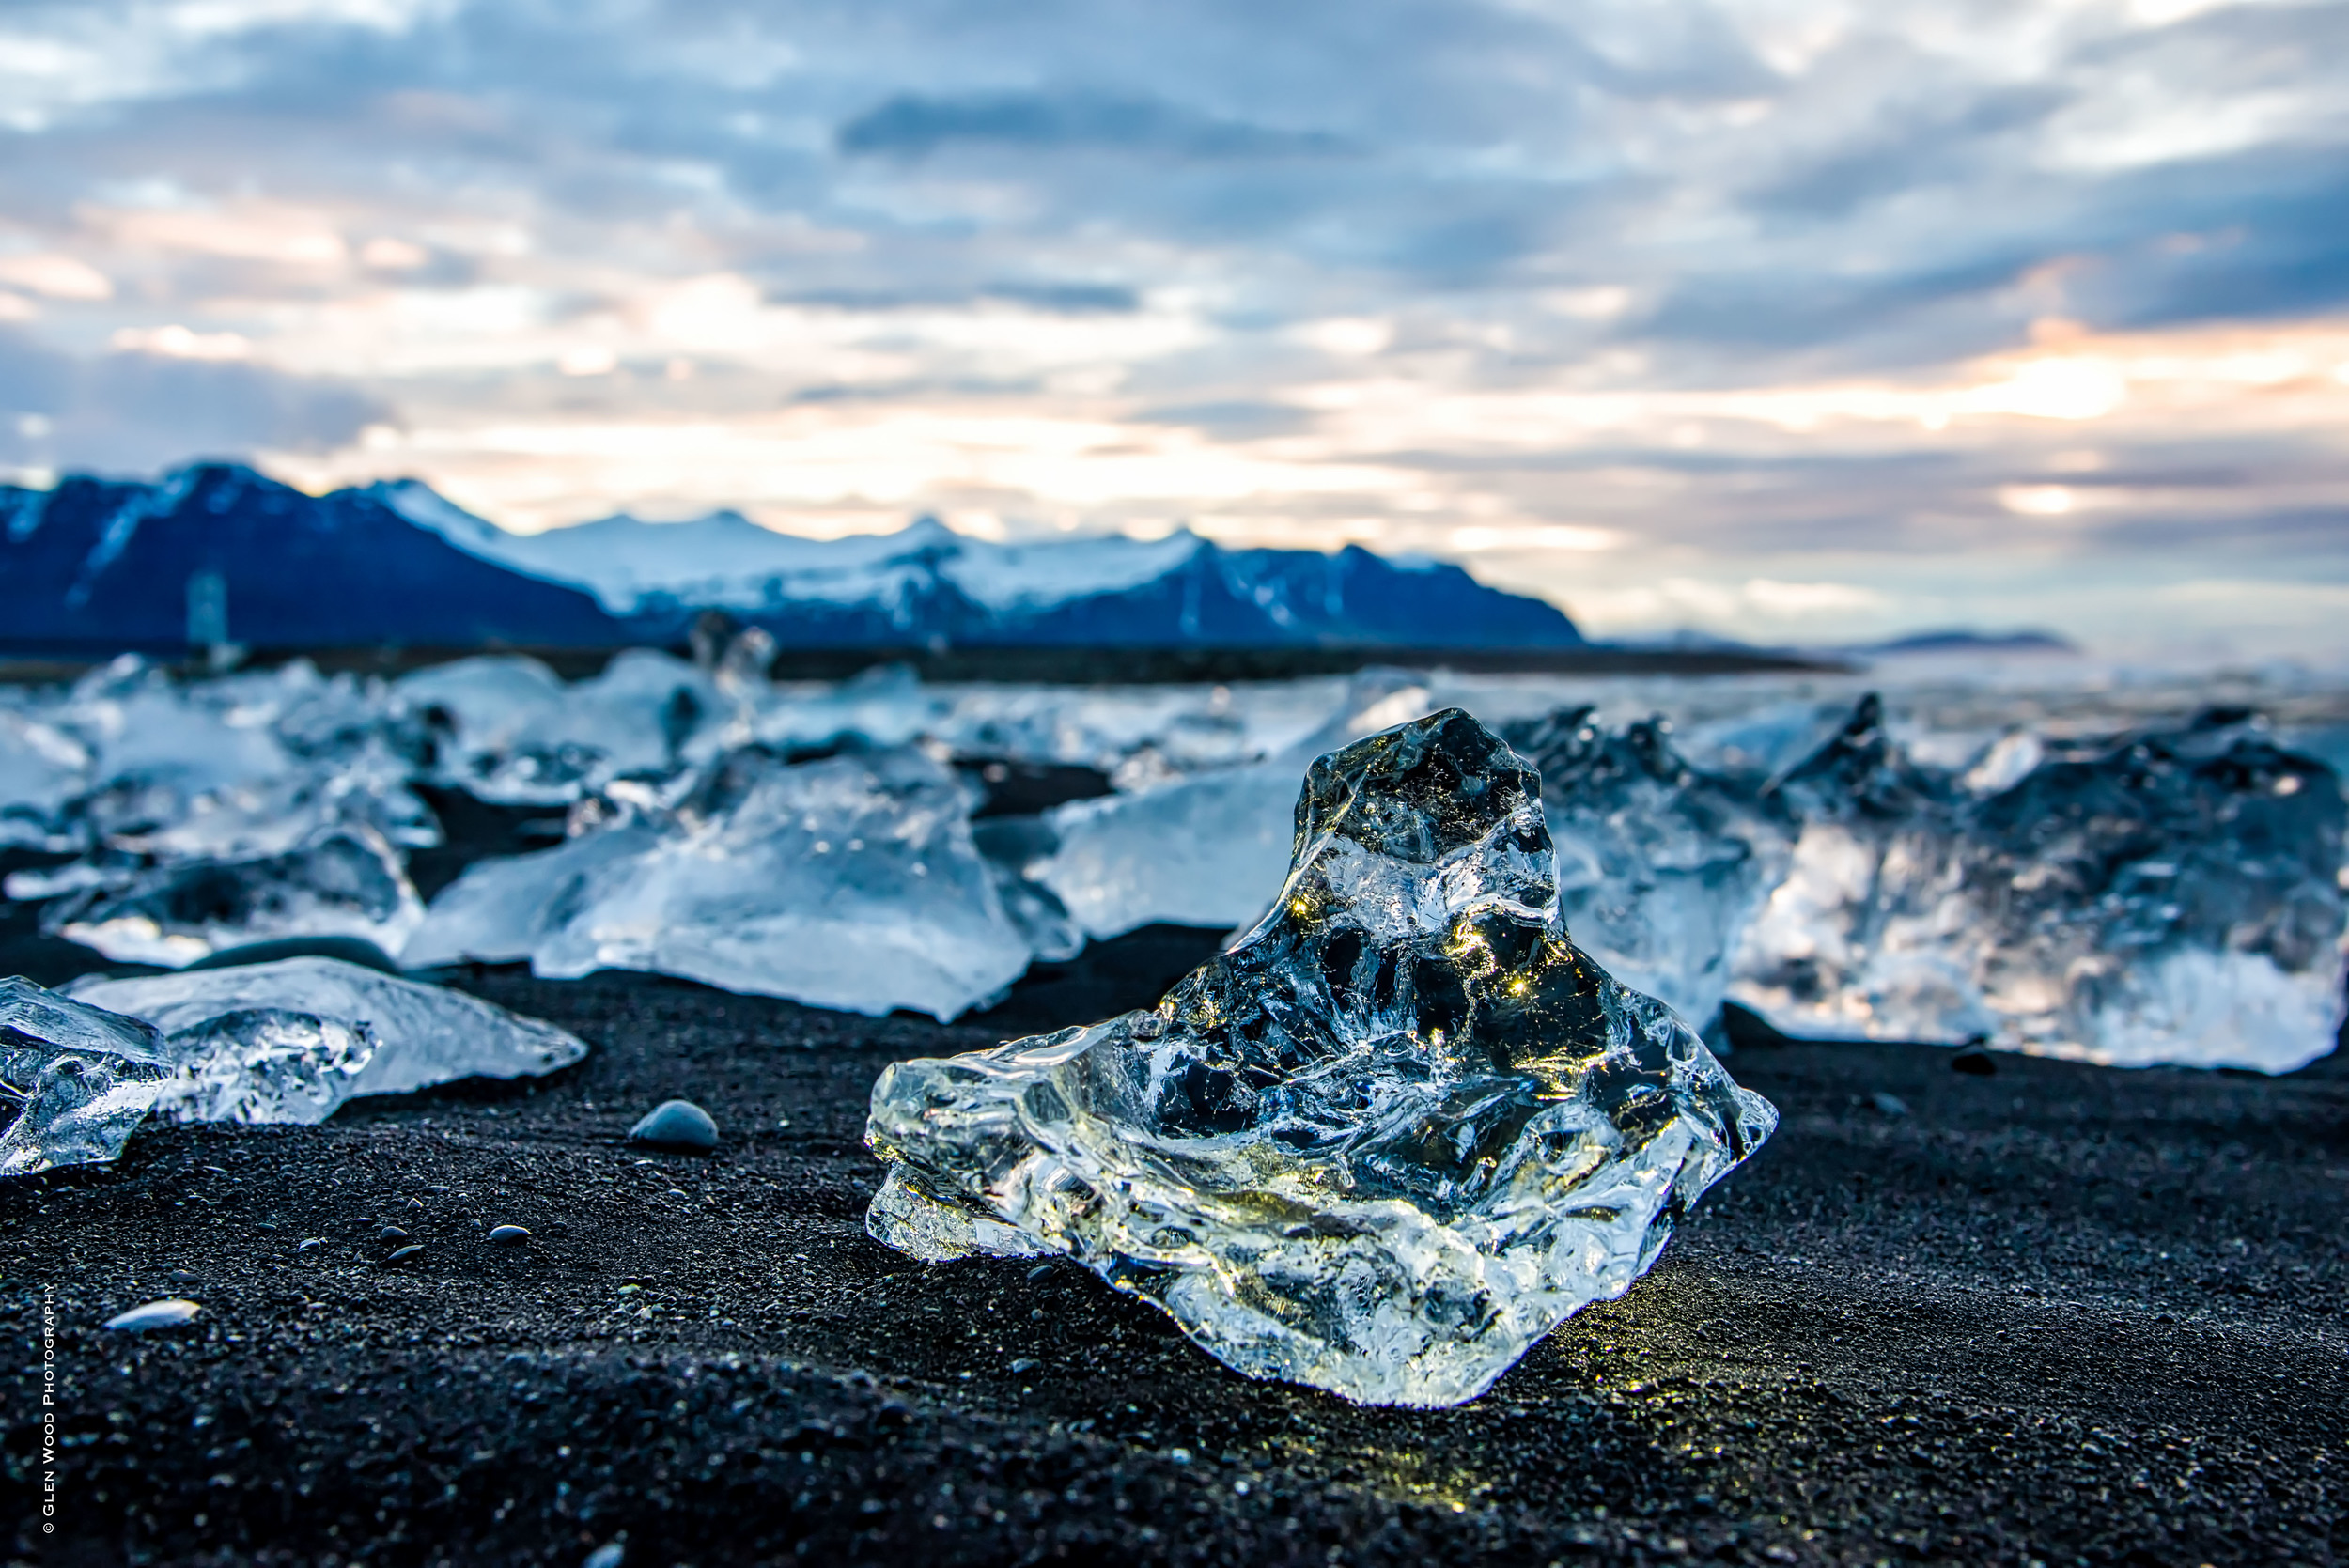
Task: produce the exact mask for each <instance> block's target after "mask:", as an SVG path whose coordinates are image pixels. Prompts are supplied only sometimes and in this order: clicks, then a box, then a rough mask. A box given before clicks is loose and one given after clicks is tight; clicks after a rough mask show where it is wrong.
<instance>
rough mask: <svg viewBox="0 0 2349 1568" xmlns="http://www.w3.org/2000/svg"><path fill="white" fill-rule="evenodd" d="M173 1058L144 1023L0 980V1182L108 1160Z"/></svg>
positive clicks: (161, 1084) (161, 1087)
mask: <svg viewBox="0 0 2349 1568" xmlns="http://www.w3.org/2000/svg"><path fill="white" fill-rule="evenodd" d="M174 1065H175V1058H174V1057H173V1056H172V1054H171V1051H170V1049H169V1048H168V1047H166V1046H165V1044H164V1043H163V1036H162V1034H161V1033H159V1032H157V1031H156V1029H155V1028H154V1026H153V1025H151V1024H148V1023H145V1022H142V1021H141V1020H139V1019H137V1018H134V1017H123V1016H122V1015H120V1014H119V1013H111V1012H107V1011H105V1010H103V1009H101V1008H98V1007H93V1006H90V1005H89V1004H87V1003H86V1002H81V1001H72V1000H70V999H69V998H66V997H62V996H59V995H58V994H56V993H55V992H54V991H50V990H45V989H43V988H42V987H41V986H36V985H34V984H33V983H32V982H31V981H29V980H26V979H23V977H21V976H19V977H14V978H10V979H7V980H0V1094H5V1095H6V1096H7V1099H8V1101H9V1102H13V1103H12V1104H11V1105H9V1106H7V1107H0V1110H4V1111H6V1112H7V1113H8V1114H9V1121H8V1130H7V1131H6V1132H5V1133H0V1176H23V1175H29V1174H31V1173H32V1172H37V1171H48V1170H54V1168H56V1167H58V1166H61V1165H87V1164H92V1163H99V1162H103V1161H106V1160H110V1159H113V1158H115V1157H117V1156H118V1155H120V1154H121V1153H122V1149H123V1145H124V1144H126V1143H128V1142H129V1141H130V1139H131V1134H132V1132H134V1131H136V1130H137V1128H138V1125H139V1123H140V1122H142V1121H144V1120H145V1119H146V1117H147V1113H148V1110H151V1109H152V1108H153V1106H154V1104H155V1101H156V1099H157V1098H158V1097H159V1096H160V1095H161V1094H163V1092H164V1091H165V1089H166V1088H167V1087H168V1086H169V1084H170V1082H171V1079H172V1077H173V1072H174Z"/></svg>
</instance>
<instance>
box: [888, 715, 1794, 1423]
mask: <svg viewBox="0 0 2349 1568" xmlns="http://www.w3.org/2000/svg"><path fill="white" fill-rule="evenodd" d="M1538 789H1539V783H1538V781H1537V779H1536V778H1535V776H1534V774H1533V772H1532V769H1531V768H1528V767H1526V765H1525V764H1524V762H1523V761H1522V760H1521V759H1520V758H1518V757H1517V755H1516V754H1515V753H1512V752H1511V751H1510V750H1509V749H1508V747H1507V746H1506V745H1505V744H1504V743H1503V742H1502V741H1501V739H1500V738H1499V737H1496V736H1494V735H1493V734H1492V733H1491V732H1490V731H1489V730H1486V728H1484V727H1483V726H1482V725H1480V724H1479V723H1478V722H1476V721H1475V720H1473V719H1471V718H1470V717H1469V716H1468V715H1467V714H1466V713H1463V712H1460V711H1458V710H1456V709H1452V710H1446V711H1444V712H1440V713H1437V714H1435V715H1432V716H1430V717H1428V718H1425V719H1422V720H1418V721H1416V722H1411V723H1408V724H1405V725H1402V726H1400V727H1397V728H1394V729H1391V730H1389V731H1387V732H1385V733H1384V734H1381V735H1377V736H1375V737H1371V738H1369V739H1367V740H1363V741H1361V742H1359V743H1357V744H1355V745H1352V746H1348V747H1346V749H1345V750H1343V751H1340V752H1337V753H1332V754H1330V755H1329V756H1325V757H1323V758H1321V759H1319V760H1318V761H1316V762H1315V764H1314V765H1313V768H1312V770H1311V772H1310V773H1309V774H1308V775H1307V777H1306V781H1305V788H1304V792H1303V794H1302V796H1301V797H1300V798H1299V800H1298V801H1297V804H1296V809H1295V817H1294V820H1295V835H1294V852H1293V855H1292V859H1291V863H1290V870H1289V875H1288V878H1287V882H1286V884H1285V886H1284V887H1283V889H1282V891H1281V895H1280V899H1279V901H1278V902H1277V903H1276V904H1275V906H1274V908H1273V909H1272V911H1271V913H1269V914H1268V915H1267V916H1266V918H1265V919H1264V921H1263V922H1262V923H1261V924H1258V925H1257V926H1256V927H1255V928H1254V929H1253V930H1252V932H1250V933H1249V935H1248V937H1247V938H1246V939H1245V940H1243V941H1242V942H1241V943H1240V944H1239V945H1238V946H1237V947H1235V948H1233V949H1232V950H1230V951H1228V952H1226V953H1223V954H1221V955H1218V956H1217V957H1215V958H1213V959H1210V960H1209V961H1208V962H1207V963H1206V965H1204V966H1202V967H1201V968H1200V969H1198V970H1194V971H1193V972H1192V973H1191V974H1190V976H1189V977H1188V978H1186V979H1185V980H1183V981H1182V982H1180V983H1179V984H1178V985H1177V986H1175V989H1174V990H1173V991H1171V992H1169V993H1168V995H1167V996H1166V998H1165V1000H1163V1001H1161V1002H1160V1003H1159V1006H1158V1008H1157V1010H1156V1011H1153V1012H1147V1013H1130V1014H1128V1015H1126V1016H1124V1017H1118V1018H1112V1019H1111V1020H1110V1021H1108V1022H1106V1023H1100V1024H1095V1025H1093V1026H1091V1027H1089V1028H1081V1029H1068V1030H1063V1031H1061V1032H1058V1033H1056V1034H1049V1035H1042V1036H1038V1037H1036V1038H1034V1039H1028V1040H1020V1041H1016V1042H1013V1043H1011V1044H1008V1045H1004V1046H1001V1047H998V1048H995V1049H993V1050H990V1051H983V1052H978V1053H975V1054H972V1055H968V1056H958V1057H953V1058H949V1059H945V1060H927V1061H912V1062H901V1063H896V1064H895V1065H894V1066H892V1067H890V1068H889V1069H888V1070H887V1071H885V1072H884V1073H883V1074H882V1075H881V1077H880V1079H879V1082H877V1083H876V1084H875V1085H874V1088H873V1099H872V1116H871V1121H870V1122H869V1124H868V1126H867V1129H866V1135H865V1136H866V1141H867V1142H868V1143H869V1144H870V1146H871V1147H872V1149H873V1150H874V1152H875V1153H876V1154H877V1155H879V1157H880V1158H881V1159H882V1160H883V1161H884V1162H885V1164H886V1165H887V1166H888V1171H889V1176H888V1181H887V1182H886V1184H885V1185H884V1187H883V1188H882V1189H881V1191H880V1193H879V1195H878V1196H877V1197H876V1198H875V1199H874V1201H873V1204H872V1207H871V1210H870V1212H869V1214H868V1215H867V1217H866V1220H865V1223H866V1227H867V1229H869V1230H870V1231H871V1232H872V1234H874V1235H875V1236H876V1237H878V1238H879V1239H880V1240H881V1241H883V1242H886V1243H887V1244H889V1245H890V1246H893V1247H895V1248H897V1249H899V1250H904V1251H907V1252H910V1253H911V1254H913V1255H914V1256H916V1257H920V1258H924V1259H929V1260H940V1259H945V1258H951V1257H957V1256H963V1255H968V1254H972V1253H981V1252H991V1253H999V1254H1007V1255H1013V1256H1019V1255H1027V1254H1033V1253H1049V1252H1066V1253H1068V1254H1070V1255H1072V1256H1074V1257H1075V1258H1077V1259H1078V1260H1079V1261H1081V1262H1082V1263H1084V1264H1085V1265H1087V1266H1089V1267H1091V1268H1093V1269H1094V1270H1095V1271H1096V1272H1097V1273H1099V1274H1100V1275H1101V1276H1102V1277H1103V1278H1104V1279H1106V1280H1108V1281H1110V1282H1111V1283H1112V1284H1113V1285H1115V1286H1117V1287H1118V1288H1119V1289H1122V1290H1126V1291H1129V1292H1131V1293H1133V1294H1135V1295H1137V1296H1142V1297H1143V1298H1144V1299H1146V1300H1149V1301H1152V1302H1154V1303H1156V1304H1157V1305H1159V1306H1160V1307H1162V1308H1163V1309H1165V1311H1166V1312H1168V1313H1169V1314H1170V1315H1172V1316H1173V1317H1174V1318H1175V1321H1176V1322H1177V1323H1179V1324H1180V1325H1181V1326H1182V1327H1183V1329H1184V1331H1185V1332H1187V1333H1188V1334H1190V1337H1191V1338H1192V1339H1193V1340H1195V1341H1196V1342H1197V1343H1199V1344H1200V1345H1201V1346H1203V1347H1204V1348H1206V1350H1207V1351H1209V1352H1210V1353H1211V1354H1213V1355H1215V1356H1216V1357H1218V1358H1221V1360H1223V1361H1224V1362H1226V1363H1227V1364H1229V1365H1230V1366H1232V1367H1234V1368H1236V1369H1237V1370H1238V1371H1240V1372H1243V1373H1246V1374H1249V1375H1251V1376H1257V1377H1278V1378H1286V1379H1291V1380H1294V1381H1298V1382H1303V1383H1310V1384H1313V1385H1315V1386H1317V1387H1320V1388H1325V1389H1331V1390H1333V1391H1335V1392H1337V1393H1340V1394H1343V1395H1345V1396H1346V1397H1347V1398H1350V1399H1356V1400H1361V1401H1363V1402H1366V1403H1372V1404H1387V1405H1452V1404H1456V1403H1459V1402H1460V1401H1463V1400H1467V1399H1471V1398H1473V1397H1475V1396H1476V1395H1477V1394H1478V1393H1480V1392H1482V1391H1483V1390H1484V1389H1486V1387H1487V1386H1489V1385H1490V1384H1491V1382H1492V1381H1493V1379H1494V1378H1496V1377H1498V1376H1500V1375H1501V1373H1502V1372H1504V1371H1506V1370H1507V1369H1508V1368H1509V1367H1510V1366H1511V1365H1513V1364H1514V1363H1515V1362H1516V1361H1517V1358H1519V1357H1520V1356H1522V1355H1523V1354H1524V1353H1525V1351H1526V1350H1527V1348H1528V1347H1529V1346H1531V1345H1532V1343H1534V1342H1535V1341H1537V1340H1539V1339H1540V1338H1541V1337H1542V1336H1543V1335H1544V1334H1546V1333H1548V1331H1549V1330H1550V1329H1551V1328H1553V1327H1557V1325H1558V1324H1559V1323H1560V1322H1562V1321H1563V1320H1564V1319H1565V1318H1566V1317H1567V1316H1568V1315H1569V1314H1571V1313H1573V1312H1576V1311H1578V1310H1579V1309H1580V1308H1582V1307H1584V1306H1586V1305H1588V1304H1589V1303H1591V1302H1593V1301H1596V1300H1601V1299H1605V1298H1608V1297H1611V1296H1619V1295H1621V1294H1622V1293H1623V1292H1624V1291H1625V1290H1626V1288H1628V1286H1629V1285H1630V1283H1631V1281H1633V1280H1635V1279H1637V1278H1638V1277H1639V1276H1640V1274H1641V1273H1642V1272H1643V1271H1645V1270H1646V1268H1647V1267H1648V1266H1649V1265H1651V1264H1653V1263H1654V1262H1655V1261H1656V1258H1657V1255H1658V1253H1659V1252H1660V1251H1661V1250H1662V1248H1663V1246H1664V1243H1665V1241H1666V1239H1667V1238H1668V1237H1669V1236H1670V1234H1671V1233H1672V1225H1673V1223H1674V1221H1675V1219H1677V1218H1678V1217H1679V1216H1680V1215H1681V1214H1682V1213H1683V1212H1685V1211H1686V1210H1687V1208H1688V1205H1689V1204H1690V1203H1694V1202H1695V1201H1696V1199H1697V1197H1698V1196H1699V1195H1700V1194H1701V1193H1703V1191H1704V1189H1705V1188H1707V1187H1709V1186H1711V1185H1712V1184H1713V1183H1714V1182H1715V1181H1717V1180H1719V1178H1720V1177H1721V1176H1722V1175H1723V1174H1724V1173H1726V1172H1728V1171H1729V1170H1730V1169H1731V1168H1732V1167H1733V1166H1735V1164H1736V1163H1737V1162H1738V1161H1740V1160H1742V1159H1743V1158H1744V1157H1746V1156H1747V1155H1748V1154H1750V1152H1751V1151H1752V1150H1753V1148H1754V1147H1755V1146H1756V1145H1757V1144H1759V1143H1760V1142H1761V1141H1763V1140H1764V1139H1765V1138H1766V1137H1767V1136H1768V1135H1769V1132H1770V1130H1771V1128H1772V1127H1773V1126H1775V1124H1776V1122H1777V1115H1776V1112H1775V1111H1773V1110H1771V1108H1770V1106H1769V1104H1768V1103H1767V1102H1766V1101H1765V1100H1764V1099H1762V1097H1761V1096H1759V1095H1757V1094H1751V1093H1750V1092H1748V1091H1745V1090H1742V1089H1740V1088H1738V1087H1737V1086H1736V1084H1735V1083H1734V1082H1732V1081H1731V1079H1730V1078H1729V1075H1728V1074H1727V1073H1726V1072H1724V1071H1723V1070H1722V1069H1721V1066H1720V1064H1719V1063H1717V1062H1716V1061H1714V1059H1713V1057H1712V1056H1711V1054H1710V1053H1709V1052H1707V1051H1706V1050H1705V1048H1704V1047H1703V1043H1702V1042H1701V1041H1699V1040H1698V1038H1697V1037H1696V1035H1695V1034H1694V1033H1693V1032H1690V1031H1689V1030H1688V1027H1687V1026H1686V1025H1685V1024H1684V1023H1682V1022H1681V1020H1680V1019H1678V1018H1677V1017H1674V1016H1673V1015H1672V1012H1671V1010H1670V1009H1668V1008H1667V1007H1665V1006H1664V1005H1663V1004H1662V1003H1660V1002H1658V1001H1655V1000H1654V999H1652V998H1649V997H1644V996H1641V995H1639V994H1637V993H1635V992H1632V991H1629V990H1626V988H1625V987H1623V986H1620V985H1618V984H1616V983H1615V982H1614V981H1613V980H1610V978H1608V976H1607V975H1606V974H1605V972H1604V971H1603V970H1600V968H1599V967H1598V965H1597V964H1596V963H1595V962H1594V961H1593V960H1592V959H1591V958H1590V957H1589V956H1588V955H1585V954H1583V953H1582V952H1580V951H1579V949H1577V948H1576V947H1575V946H1574V944H1573V943H1572V942H1571V941H1569V940H1568V939H1567V937H1566V933H1565V929H1564V927H1563V924H1561V922H1560V920H1559V917H1558V908H1557V894H1556V879H1555V873H1554V871H1553V868H1552V865H1551V851H1550V841H1549V834H1548V830H1547V829H1546V828H1545V826H1544V824H1543V817H1542V807H1541V801H1540V797H1539V795H1538V793H1537V792H1538Z"/></svg>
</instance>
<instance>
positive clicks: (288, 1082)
mask: <svg viewBox="0 0 2349 1568" xmlns="http://www.w3.org/2000/svg"><path fill="white" fill-rule="evenodd" d="M66 994H67V996H69V997H70V998H71V999H72V1000H73V1001H76V1002H81V1003H86V1004H90V1005H92V1006H96V1007H103V1008H106V1009H108V1010H110V1011H112V1012H116V1013H121V1014H127V1015H130V1016H131V1017H137V1018H142V1019H145V1020H146V1021H147V1022H148V1024H151V1025H152V1026H153V1027H154V1028H156V1029H158V1030H160V1031H162V1032H163V1036H164V1045H165V1048H166V1049H167V1051H168V1053H169V1056H170V1059H171V1061H172V1062H173V1063H174V1064H175V1066H176V1067H177V1069H178V1071H177V1074H176V1075H175V1076H174V1078H173V1079H171V1081H170V1082H169V1083H168V1084H167V1085H166V1086H165V1087H164V1090H163V1094H162V1096H161V1097H160V1099H159V1100H158V1102H157V1110H158V1112H159V1113H160V1114H163V1115H168V1116H172V1117H175V1118H177V1119H178V1120H180V1121H191V1122H276V1123H285V1122H290V1123H303V1124H307V1123H316V1122H322V1121H324V1120H325V1119H326V1118H327V1117H329V1116H331V1115H333V1114H334V1110H335V1109H336V1108H337V1107H339V1106H341V1105H342V1104H343V1103H344V1102H345V1101H347V1100H351V1099H356V1098H357V1097H359V1096H360V1095H363V1094H411V1093H413V1092H414V1091H416V1090H419V1089H427V1088H430V1087H431V1086H433V1085H434V1084H440V1083H450V1082H454V1081H455V1080H457V1079H463V1078H497V1079H514V1078H529V1077H538V1076H542V1075H544V1074H547V1073H552V1072H555V1071H558V1070H560V1069H561V1068H564V1067H568V1066H569V1065H570V1064H571V1063H575V1062H577V1061H579V1060H580V1059H581V1058H582V1057H583V1056H585V1055H586V1053H587V1048H586V1047H585V1046H584V1045H583V1044H581V1043H580V1042H579V1041H578V1040H577V1039H575V1038H573V1037H572V1036H571V1035H569V1034H567V1033H565V1032H563V1031H562V1030H559V1029H557V1028H555V1027H554V1026H553V1025H552V1024H548V1023H542V1022H540V1021H539V1020H537V1019H536V1018H526V1017H519V1016H518V1015H516V1014H512V1013H509V1012H507V1011H506V1010H505V1009H504V1008H502V1007H497V1006H494V1005H492V1004H490V1002H487V1001H481V1000H480V999H479V998H477V997H471V996H467V995H465V994H464V993H463V992H461V991H451V990H444V989H443V988H441V987H439V986H424V985H418V984H416V983H415V982H413V981H408V980H401V979H397V978H396V977H394V976H392V975H387V974H381V973H379V972H377V971H376V970H370V969H363V968H361V967H360V966H359V965H356V964H346V963H343V962H341V961H339V960H337V959H334V958H284V959H280V960H278V961H277V962H275V963H270V964H249V965H244V966H241V967H239V968H234V969H219V970H196V971H194V972H190V973H183V974H163V975H149V976H146V977H143V978H139V979H132V980H81V981H76V982H75V983H74V984H73V985H71V986H68V987H67V988H66Z"/></svg>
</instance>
